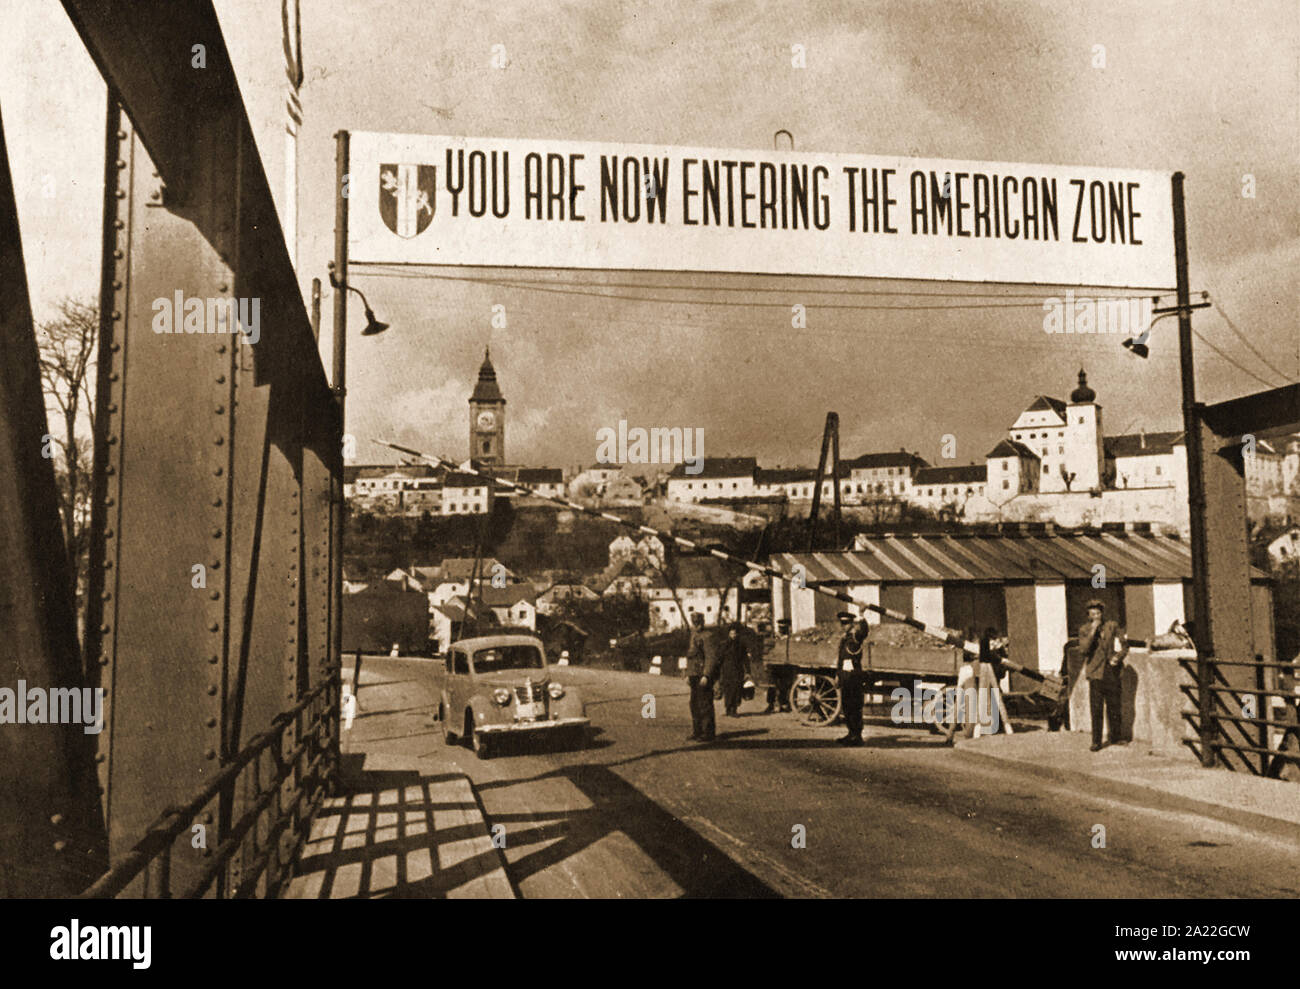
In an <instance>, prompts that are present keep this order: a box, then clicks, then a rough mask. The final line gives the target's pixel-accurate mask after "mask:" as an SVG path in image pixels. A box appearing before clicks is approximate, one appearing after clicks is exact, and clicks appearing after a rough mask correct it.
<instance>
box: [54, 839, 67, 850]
mask: <svg viewBox="0 0 1300 989" xmlns="http://www.w3.org/2000/svg"><path fill="white" fill-rule="evenodd" d="M67 847H68V843H67V842H66V841H63V840H61V839H60V840H59V841H56V842H55V843H54V850H55V851H56V852H61V851H63V850H64V849H65V848H67Z"/></svg>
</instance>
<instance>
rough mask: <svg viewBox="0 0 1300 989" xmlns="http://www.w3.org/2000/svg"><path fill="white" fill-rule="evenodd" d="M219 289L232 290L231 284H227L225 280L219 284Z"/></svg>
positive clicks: (223, 290) (220, 290)
mask: <svg viewBox="0 0 1300 989" xmlns="http://www.w3.org/2000/svg"><path fill="white" fill-rule="evenodd" d="M217 291H218V292H229V291H230V286H229V285H227V284H226V283H225V282H222V283H221V284H220V285H218V286H217Z"/></svg>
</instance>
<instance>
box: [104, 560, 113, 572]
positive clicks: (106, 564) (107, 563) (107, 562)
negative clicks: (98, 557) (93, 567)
mask: <svg viewBox="0 0 1300 989" xmlns="http://www.w3.org/2000/svg"><path fill="white" fill-rule="evenodd" d="M104 569H105V570H112V569H113V561H112V560H105V561H104Z"/></svg>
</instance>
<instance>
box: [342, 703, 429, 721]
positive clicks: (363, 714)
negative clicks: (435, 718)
mask: <svg viewBox="0 0 1300 989" xmlns="http://www.w3.org/2000/svg"><path fill="white" fill-rule="evenodd" d="M428 710H429V705H428V704H415V705H413V706H412V707H394V708H389V709H387V710H383V711H367V710H364V709H362V710H359V711H358V712H357V713H356V715H355V720H357V721H360V720H361V719H362V718H377V717H379V716H380V715H381V714H410V713H411V712H412V711H428Z"/></svg>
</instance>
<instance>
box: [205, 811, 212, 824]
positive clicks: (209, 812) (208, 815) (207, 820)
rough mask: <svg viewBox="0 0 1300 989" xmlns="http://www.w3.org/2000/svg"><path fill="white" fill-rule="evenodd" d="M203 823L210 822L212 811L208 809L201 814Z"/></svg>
mask: <svg viewBox="0 0 1300 989" xmlns="http://www.w3.org/2000/svg"><path fill="white" fill-rule="evenodd" d="M203 823H204V824H211V823H212V811H208V812H207V813H206V814H204V815H203Z"/></svg>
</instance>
